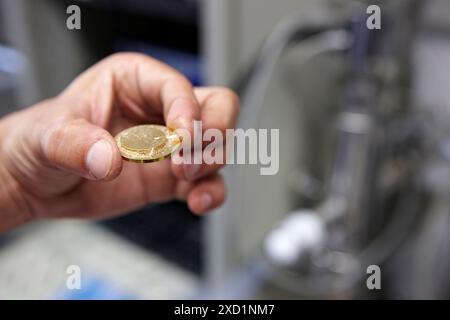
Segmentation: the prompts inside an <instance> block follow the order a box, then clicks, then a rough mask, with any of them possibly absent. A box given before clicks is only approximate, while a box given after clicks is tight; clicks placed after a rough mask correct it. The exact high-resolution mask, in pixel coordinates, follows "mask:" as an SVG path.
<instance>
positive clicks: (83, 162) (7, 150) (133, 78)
mask: <svg viewBox="0 0 450 320" xmlns="http://www.w3.org/2000/svg"><path fill="white" fill-rule="evenodd" d="M238 109H239V102H238V98H237V97H236V95H235V94H234V93H233V92H231V91H230V90H228V89H225V88H208V87H204V88H192V86H191V85H190V83H189V82H188V80H186V79H185V78H184V77H183V76H182V75H181V74H179V73H178V72H177V71H175V70H173V69H172V68H170V67H168V66H167V65H164V64H162V63H161V62H158V61H156V60H154V59H152V58H149V57H146V56H143V55H140V54H133V53H126V54H116V55H113V56H111V57H109V58H107V59H105V60H103V61H101V62H100V63H98V64H96V65H95V66H93V67H92V68H90V69H89V70H87V71H86V72H84V73H83V74H82V75H80V76H79V77H78V78H77V79H75V80H74V82H73V83H72V84H71V85H70V86H69V87H68V88H67V89H66V90H65V91H64V92H62V93H61V94H60V95H59V96H57V97H55V98H52V99H49V100H46V101H43V102H41V103H39V104H37V105H35V106H33V107H31V108H28V109H25V110H23V111H20V112H18V113H14V114H12V115H10V116H8V117H6V118H5V119H3V120H2V121H0V139H1V140H0V141H1V147H0V166H1V167H0V177H2V180H3V181H6V182H7V183H6V184H4V187H3V189H2V188H0V193H1V192H3V195H1V194H0V209H1V208H2V203H1V202H2V201H3V202H5V201H9V202H10V204H9V205H5V204H4V203H3V208H9V209H8V210H9V215H8V216H6V217H3V221H2V217H1V213H0V231H1V230H7V229H8V228H10V227H12V226H13V225H17V224H20V223H23V222H24V221H28V220H30V219H40V218H54V217H79V218H106V217H112V216H115V215H118V214H121V213H124V212H127V211H130V210H133V209H136V208H138V207H141V206H143V205H145V204H147V203H158V202H164V201H169V200H172V199H178V200H183V201H187V203H188V206H189V208H190V209H191V210H192V211H193V212H195V213H198V214H201V213H204V212H206V211H209V210H211V209H213V208H215V207H217V206H219V205H220V204H221V203H222V202H223V200H224V197H225V186H224V183H223V180H222V178H221V177H220V175H219V174H218V173H217V171H218V170H219V169H220V165H219V164H217V165H216V164H214V165H206V164H202V165H194V164H183V165H175V164H174V163H171V161H170V160H165V161H161V162H157V163H152V164H136V163H129V162H123V161H122V158H121V155H120V152H119V150H118V148H117V146H116V144H115V141H114V138H113V136H114V135H115V134H117V133H118V132H119V131H121V130H123V129H125V128H127V127H130V126H133V125H136V124H140V123H152V124H165V125H167V126H168V127H170V128H174V129H177V128H180V129H186V130H188V131H189V132H192V122H193V120H202V122H203V127H204V129H208V128H218V129H220V130H223V131H225V129H227V128H232V127H234V125H235V122H236V118H237V115H238ZM2 190H3V191H2ZM5 193H6V195H5ZM11 208H14V209H11ZM0 211H1V210H0ZM6 211H7V210H6V209H5V212H6ZM13 211H17V212H16V213H14V212H13ZM14 214H17V215H18V216H13V215H14ZM8 221H9V222H8Z"/></svg>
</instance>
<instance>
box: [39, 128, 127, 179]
mask: <svg viewBox="0 0 450 320" xmlns="http://www.w3.org/2000/svg"><path fill="white" fill-rule="evenodd" d="M41 148H42V151H43V154H44V157H45V158H46V160H48V161H49V162H50V164H52V165H55V166H56V167H58V168H60V169H63V170H66V171H68V172H71V173H74V174H77V175H80V176H82V177H84V178H87V179H91V180H111V179H114V178H116V177H117V176H118V175H119V173H120V171H121V170H122V158H121V155H120V152H119V150H118V148H117V146H116V143H115V140H114V138H113V137H112V136H111V135H110V134H109V133H108V131H106V130H104V129H102V128H100V127H97V126H95V125H93V124H91V123H89V122H87V121H86V120H84V119H78V120H72V121H69V122H65V123H63V124H58V125H56V126H52V127H50V128H48V129H47V130H46V131H45V132H44V134H43V135H42V137H41Z"/></svg>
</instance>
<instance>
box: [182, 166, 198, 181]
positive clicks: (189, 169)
mask: <svg viewBox="0 0 450 320" xmlns="http://www.w3.org/2000/svg"><path fill="white" fill-rule="evenodd" d="M201 168H202V165H201V164H185V165H184V167H183V170H184V174H185V176H186V178H187V179H189V180H190V179H194V178H195V177H196V176H197V175H198V173H199V172H200V169H201Z"/></svg>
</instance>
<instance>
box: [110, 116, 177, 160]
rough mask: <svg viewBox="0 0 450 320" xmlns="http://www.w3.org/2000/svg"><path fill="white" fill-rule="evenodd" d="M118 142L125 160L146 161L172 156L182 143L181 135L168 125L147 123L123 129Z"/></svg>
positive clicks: (118, 136) (117, 138) (117, 137)
mask: <svg viewBox="0 0 450 320" xmlns="http://www.w3.org/2000/svg"><path fill="white" fill-rule="evenodd" d="M116 143H117V146H118V147H119V150H120V153H121V154H122V157H123V158H124V159H125V160H129V161H133V162H140V163H145V162H155V161H160V160H164V159H166V158H168V157H170V155H171V154H172V153H173V152H175V151H176V150H177V149H178V147H179V146H180V145H181V137H180V136H179V135H178V134H176V133H175V131H173V130H170V129H169V128H167V127H164V126H160V125H154V124H146V125H140V126H135V127H131V128H128V129H125V130H123V131H122V132H120V133H119V134H118V135H117V136H116Z"/></svg>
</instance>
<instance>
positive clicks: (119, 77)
mask: <svg viewBox="0 0 450 320" xmlns="http://www.w3.org/2000/svg"><path fill="white" fill-rule="evenodd" d="M93 87H94V88H96V89H95V90H94V91H100V92H97V93H96V94H95V95H98V96H105V95H106V96H107V98H105V99H97V101H101V102H104V101H107V103H99V104H100V105H99V104H97V105H96V106H94V107H95V108H100V109H106V110H103V112H101V113H106V114H109V113H110V112H111V109H112V108H114V107H117V106H118V107H119V108H121V109H122V111H124V112H123V113H122V114H124V115H129V114H132V115H137V119H142V120H148V119H154V118H155V116H161V117H163V118H164V121H165V123H166V125H167V126H168V127H170V128H172V129H186V130H188V132H190V133H191V132H192V122H193V120H196V119H199V118H200V107H199V103H198V101H197V99H196V96H195V94H194V90H193V87H192V85H191V83H190V82H189V80H188V79H186V77H184V76H183V75H182V74H181V73H180V72H178V71H177V70H175V69H173V68H172V67H170V66H168V65H166V64H164V63H162V62H160V61H157V60H155V59H153V58H151V57H148V56H146V55H143V54H138V53H119V54H115V55H113V56H110V57H109V58H107V59H105V60H103V61H101V62H100V63H98V64H97V65H95V66H94V67H92V68H90V69H89V70H88V71H86V72H84V73H83V74H82V75H81V76H80V77H78V78H77V81H74V82H73V83H72V85H71V86H69V88H68V90H67V91H69V92H72V93H73V94H76V95H78V96H79V93H80V92H86V91H90V90H92V89H93ZM94 93H95V92H94ZM146 115H147V116H146ZM149 116H150V117H149ZM133 118H135V117H133Z"/></svg>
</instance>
